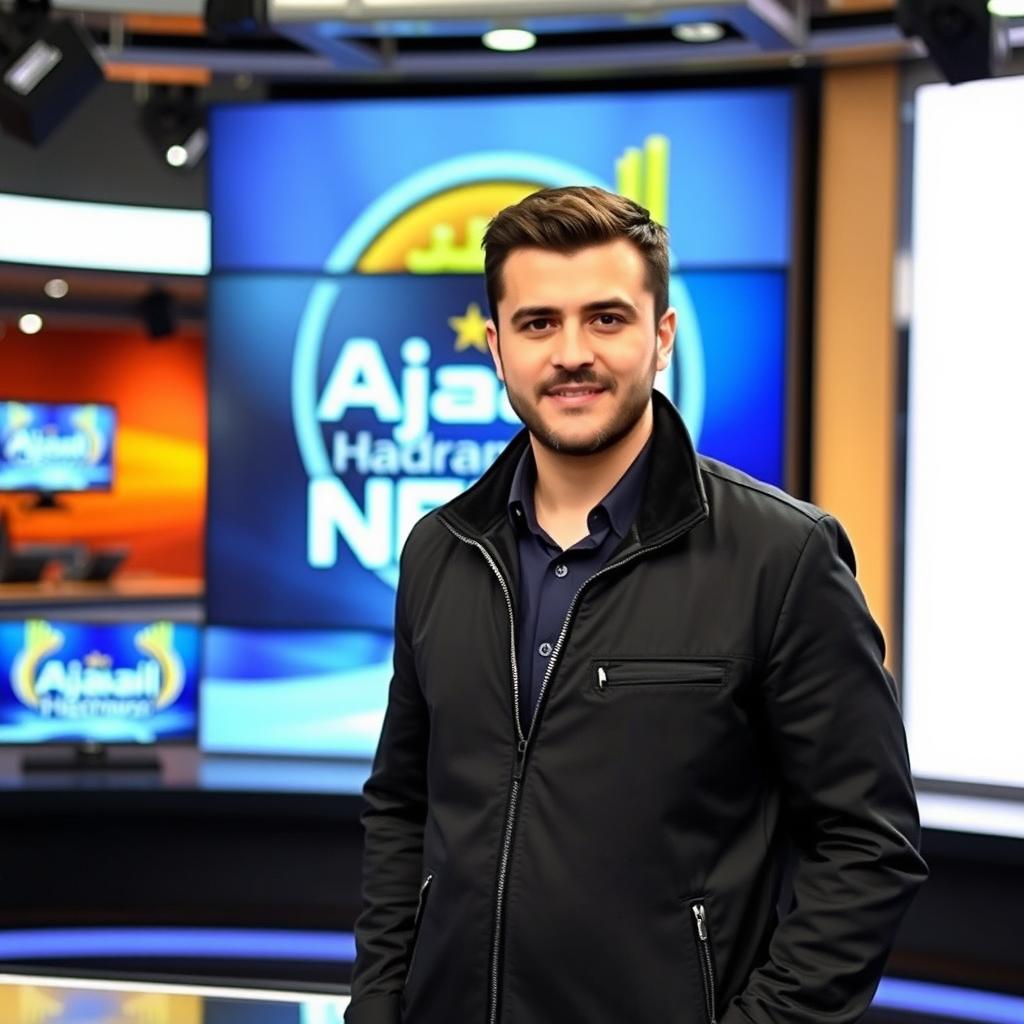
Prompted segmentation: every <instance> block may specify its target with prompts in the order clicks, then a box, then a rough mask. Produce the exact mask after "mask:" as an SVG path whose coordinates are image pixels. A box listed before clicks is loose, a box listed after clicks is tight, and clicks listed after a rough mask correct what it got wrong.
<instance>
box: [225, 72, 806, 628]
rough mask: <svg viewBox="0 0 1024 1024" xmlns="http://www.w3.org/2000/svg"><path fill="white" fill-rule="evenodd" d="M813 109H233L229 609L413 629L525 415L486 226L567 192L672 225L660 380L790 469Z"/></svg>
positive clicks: (743, 105) (698, 415)
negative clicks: (503, 332) (798, 164)
mask: <svg viewBox="0 0 1024 1024" xmlns="http://www.w3.org/2000/svg"><path fill="white" fill-rule="evenodd" d="M793 118H794V96H793V94H792V92H791V91H790V90H789V89H787V88H768V89H757V90H753V89H746V90H745V89H731V90H714V91H675V92H672V91H651V92H623V93H593V94H576V95H541V96H502V97H481V98H475V99H461V98H460V99H445V98H434V99H418V100H413V99H403V100H395V99H376V100H359V101H337V102H327V103H274V104H263V105H261V104H256V105H245V106H224V107H219V108H217V109H215V111H214V112H213V116H212V163H211V202H212V213H213V265H214V276H213V281H212V295H211V311H210V358H209V371H210V395H211V408H210V462H209V472H210V476H209V481H210V485H209V517H208V524H209V525H208V552H207V601H208V614H209V618H210V621H211V622H213V623H216V624H221V625H233V626H257V625H258V626H263V627H268V628H272V629H285V630H287V629H294V628H305V627H310V626H318V627H323V628H327V629H348V630H353V629H354V630H370V631H373V630H382V631H389V630H390V629H391V628H392V622H393V608H394V594H395V581H396V574H397V561H398V555H399V553H400V551H401V547H402V544H403V543H404V540H405V538H406V536H407V535H408V532H409V530H410V529H411V527H412V526H413V524H414V523H415V522H416V520H417V519H418V518H420V517H421V516H422V515H424V514H425V513H426V512H428V511H429V510H431V509H432V508H434V507H436V506H437V505H440V504H442V503H444V502H445V501H447V500H449V499H450V498H452V497H454V496H455V495H456V494H458V493H459V492H460V491H461V490H463V489H464V488H466V487H467V486H469V485H470V484H471V483H472V482H473V481H474V480H475V479H476V478H477V477H479V476H480V474H481V473H482V472H483V471H484V470H486V469H487V467H488V466H489V465H490V464H491V462H493V460H494V459H495V458H496V457H497V455H498V454H499V453H500V451H501V449H502V448H503V446H504V445H505V444H506V443H507V442H508V440H509V439H510V438H511V436H512V435H513V434H514V433H515V432H516V431H517V430H519V429H520V428H521V424H520V423H519V422H518V420H517V419H516V417H515V416H514V414H513V413H512V411H511V409H510V407H509V405H508V403H507V400H506V398H505V394H504V391H503V389H502V387H501V385H500V383H499V382H498V380H497V377H496V375H495V374H494V370H493V367H492V364H491V360H490V356H489V354H488V352H487V346H486V341H485V335H484V323H485V318H486V316H487V314H488V310H487V303H486V294H485V290H484V281H483V274H482V271H483V255H482V252H481V250H480V238H481V236H482V233H483V231H484V228H485V226H486V224H487V222H488V220H489V219H490V217H492V216H493V215H494V214H495V213H496V212H497V211H498V210H500V209H501V208H502V207H504V206H506V205H508V204H510V203H513V202H516V201H518V200H519V199H521V198H522V197H524V196H525V195H527V194H529V193H531V192H533V191H535V190H537V189H538V188H542V187H546V186H560V185H566V184H594V185H600V186H603V187H605V188H609V189H612V190H615V191H619V192H621V193H623V194H626V195H628V196H630V197H631V198H635V199H637V200H638V201H640V202H641V203H643V205H645V206H646V207H648V208H649V209H650V210H651V211H652V214H653V215H654V216H655V217H656V218H657V219H659V220H660V221H662V222H663V223H666V224H667V225H668V227H669V230H670V234H671V244H672V261H673V265H672V278H671V294H670V299H671V302H672V304H673V305H674V306H675V307H676V308H677V309H678V311H679V314H680V316H679V321H680V327H679V331H678V335H677V339H676V349H675V357H674V359H673V363H672V365H671V366H670V367H669V368H668V369H667V370H666V371H664V372H663V373H661V374H659V377H658V380H657V386H658V387H659V388H660V389H661V390H662V391H664V392H665V393H666V394H667V395H668V396H669V397H670V398H671V399H672V400H673V401H674V402H675V404H676V405H677V407H678V408H679V409H680V411H681V412H682V414H683V416H684V418H685V420H686V422H687V424H688V426H689V429H690V432H691V434H692V435H693V437H694V439H695V441H696V443H697V445H698V447H699V449H700V450H702V451H704V452H705V453H707V454H709V455H713V456H715V457H718V458H721V459H723V460H725V461H728V462H731V463H733V464H735V465H738V466H739V467H740V468H742V469H745V470H747V471H748V472H750V473H752V474H753V475H755V476H757V477H759V478H761V479H764V480H767V481H769V482H771V483H776V484H782V483H783V478H784V471H785V465H784V451H785V447H786V438H785V420H786V401H785V392H786V337H787V294H788V275H789V270H790V257H791V250H790V223H791V219H792V217H791V212H792V211H791V191H790V190H791V181H792V151H793Z"/></svg>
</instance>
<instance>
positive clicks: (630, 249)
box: [487, 239, 676, 455]
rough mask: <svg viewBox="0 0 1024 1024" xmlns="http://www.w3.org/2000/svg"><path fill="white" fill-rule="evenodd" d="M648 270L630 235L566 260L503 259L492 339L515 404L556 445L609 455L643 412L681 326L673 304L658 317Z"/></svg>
mask: <svg viewBox="0 0 1024 1024" xmlns="http://www.w3.org/2000/svg"><path fill="white" fill-rule="evenodd" d="M645 269H646V268H645V264H644V260H643V257H642V256H641V255H640V251H639V250H638V249H637V248H636V247H635V246H634V245H633V244H632V243H631V242H628V241H626V240H625V239H620V240H618V241H615V242H607V243H605V244H603V245H594V246H588V247H587V248H585V249H580V250H579V251H578V252H575V253H573V254H572V255H568V256H567V255H564V254H562V253H556V252H549V251H548V250H546V249H532V248H531V249H515V250H513V251H512V252H511V253H510V254H509V256H508V259H507V260H506V261H505V266H504V268H503V271H502V275H503V284H504V297H503V298H502V299H501V301H500V302H499V303H498V311H497V312H498V324H497V325H495V324H494V323H493V322H488V325H487V343H488V345H489V346H490V350H491V357H492V358H493V359H494V366H495V369H496V370H497V372H498V377H499V378H500V379H501V380H503V381H504V382H505V388H506V390H507V391H508V399H509V403H510V404H511V406H512V408H513V409H514V410H515V412H516V414H517V415H518V416H519V418H520V419H521V420H522V421H523V423H524V424H526V426H527V428H528V429H529V431H530V433H531V434H532V435H533V436H534V437H535V438H536V439H537V440H538V441H539V442H540V443H541V444H543V445H545V446H546V447H548V448H550V449H552V450H553V451H557V452H559V453H561V454H565V455H592V454H594V453H596V452H600V451H603V450H604V449H606V448H610V447H611V446H612V445H614V444H615V443H617V442H618V441H620V440H621V439H622V438H623V437H625V436H626V435H627V434H628V433H629V432H630V430H631V429H632V428H633V427H634V426H635V425H636V424H637V423H638V422H639V420H640V418H641V416H643V414H644V412H645V410H646V408H647V405H648V403H649V402H650V398H651V389H652V388H653V386H654V375H655V373H656V372H657V371H658V370H662V369H664V368H665V367H666V366H667V365H668V361H669V357H670V355H671V352H672V342H673V338H674V337H675V329H676V314H675V310H673V309H669V310H667V311H666V312H665V314H664V315H663V316H662V317H661V319H660V321H659V322H658V323H657V324H656V323H655V320H654V296H653V295H652V294H651V292H650V291H648V290H647V286H646V283H645ZM499 330H500V334H501V348H500V351H499V347H498V332H499Z"/></svg>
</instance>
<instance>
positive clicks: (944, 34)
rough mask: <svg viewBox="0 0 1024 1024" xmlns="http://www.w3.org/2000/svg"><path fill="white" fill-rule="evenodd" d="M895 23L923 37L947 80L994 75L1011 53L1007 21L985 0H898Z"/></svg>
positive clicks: (902, 28)
mask: <svg viewBox="0 0 1024 1024" xmlns="http://www.w3.org/2000/svg"><path fill="white" fill-rule="evenodd" d="M896 22H897V24H898V25H899V27H900V29H901V31H902V32H903V34H904V35H906V36H920V37H921V40H922V41H923V42H924V45H925V47H926V48H927V49H928V55H929V56H930V57H931V59H932V60H933V61H934V62H935V66H936V67H937V68H938V69H939V71H940V72H941V74H942V76H943V77H944V78H945V79H946V81H947V82H950V83H951V84H952V85H956V84H958V83H959V82H970V81H972V80H973V79H976V78H991V77H992V76H993V75H994V74H995V73H996V71H997V70H998V69H999V66H1000V65H1001V64H1002V62H1003V61H1004V59H1005V58H1006V55H1007V54H1008V52H1009V45H1008V39H1007V35H1006V28H1005V22H1004V20H1003V19H1002V18H998V17H996V16H995V15H993V14H990V13H989V10H988V6H987V2H986V0H897V5H896Z"/></svg>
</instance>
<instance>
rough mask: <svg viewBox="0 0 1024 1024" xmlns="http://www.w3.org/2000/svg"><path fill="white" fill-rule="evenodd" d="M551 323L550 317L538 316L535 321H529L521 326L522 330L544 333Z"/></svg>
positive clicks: (552, 321)
mask: <svg viewBox="0 0 1024 1024" xmlns="http://www.w3.org/2000/svg"><path fill="white" fill-rule="evenodd" d="M553 323H554V320H552V319H551V318H550V317H546V316H540V317H537V319H536V320H529V321H528V322H527V323H525V324H523V330H524V331H546V330H547V329H548V328H549V327H550V326H551V325H552V324H553Z"/></svg>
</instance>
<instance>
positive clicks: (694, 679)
mask: <svg viewBox="0 0 1024 1024" xmlns="http://www.w3.org/2000/svg"><path fill="white" fill-rule="evenodd" d="M681 674H682V672H681V670H677V674H673V675H672V677H671V678H664V679H649V678H648V679H644V678H640V679H620V680H615V679H609V678H608V671H607V669H606V668H605V667H604V665H598V666H597V688H598V689H599V690H604V689H606V688H607V687H609V686H686V685H687V684H690V685H693V684H697V685H699V684H700V683H718V682H721V681H722V678H723V677H724V675H725V669H724V668H723V667H722V666H721V665H701V666H699V667H697V666H691V667H690V668H688V669H687V670H686V674H685V676H683V677H682V678H681V677H680V676H681Z"/></svg>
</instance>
